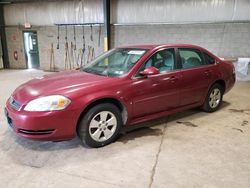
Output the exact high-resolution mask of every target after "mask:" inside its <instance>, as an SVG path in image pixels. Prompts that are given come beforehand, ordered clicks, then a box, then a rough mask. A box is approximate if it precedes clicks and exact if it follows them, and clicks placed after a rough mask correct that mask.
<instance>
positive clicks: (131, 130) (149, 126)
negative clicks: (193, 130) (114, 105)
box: [118, 101, 230, 144]
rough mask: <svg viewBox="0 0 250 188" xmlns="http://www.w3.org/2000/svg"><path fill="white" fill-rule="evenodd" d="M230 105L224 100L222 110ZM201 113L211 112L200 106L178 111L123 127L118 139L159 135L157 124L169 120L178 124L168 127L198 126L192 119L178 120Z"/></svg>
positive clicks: (123, 140)
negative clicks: (203, 109) (179, 125)
mask: <svg viewBox="0 0 250 188" xmlns="http://www.w3.org/2000/svg"><path fill="white" fill-rule="evenodd" d="M229 105H230V103H229V102H226V101H223V102H222V104H221V107H220V110H222V109H224V108H226V107H228V106H229ZM197 114H199V117H200V116H207V115H209V113H207V112H204V111H202V110H201V109H200V108H194V109H191V110H186V111H183V112H178V113H175V114H172V115H169V116H166V117H163V118H159V119H156V120H152V121H149V122H146V123H142V124H137V125H134V126H131V127H126V128H124V129H123V135H121V136H120V137H119V139H118V142H122V143H124V144H125V143H127V142H128V141H130V140H135V139H136V138H140V137H145V136H159V135H162V134H163V132H162V128H154V127H155V126H159V125H162V126H163V124H164V123H165V124H166V123H169V122H176V124H172V125H169V124H167V127H169V126H176V125H178V124H184V125H185V126H190V127H198V125H195V124H193V123H191V122H190V121H184V122H183V121H178V120H179V119H182V118H187V117H189V116H190V117H191V116H192V118H194V116H193V115H197Z"/></svg>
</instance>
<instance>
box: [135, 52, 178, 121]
mask: <svg viewBox="0 0 250 188" xmlns="http://www.w3.org/2000/svg"><path fill="white" fill-rule="evenodd" d="M175 60H176V58H175V50H174V49H164V50H160V51H158V52H156V53H155V54H154V55H152V56H151V58H150V59H149V60H148V61H146V62H145V63H144V65H143V66H142V67H141V68H140V69H139V70H138V73H137V75H136V76H135V78H134V81H133V96H134V98H133V118H139V117H142V116H145V115H149V114H153V113H159V112H163V111H166V110H170V109H174V108H176V107H177V106H178V105H179V100H180V98H179V97H180V96H179V85H180V71H179V70H176V68H175V67H176V64H175V62H176V61H175ZM150 66H153V67H155V68H157V69H159V72H160V73H159V74H156V75H152V76H148V77H142V76H140V75H139V72H140V71H142V70H144V69H145V68H147V67H150Z"/></svg>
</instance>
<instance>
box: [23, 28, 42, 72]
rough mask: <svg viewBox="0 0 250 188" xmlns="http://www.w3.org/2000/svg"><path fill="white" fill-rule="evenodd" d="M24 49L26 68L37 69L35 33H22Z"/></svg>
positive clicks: (37, 53)
mask: <svg viewBox="0 0 250 188" xmlns="http://www.w3.org/2000/svg"><path fill="white" fill-rule="evenodd" d="M24 47H25V59H26V63H27V67H28V68H39V52H38V43H37V33H36V32H35V31H25V32H24Z"/></svg>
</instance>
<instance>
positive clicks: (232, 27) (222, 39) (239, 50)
mask: <svg viewBox="0 0 250 188" xmlns="http://www.w3.org/2000/svg"><path fill="white" fill-rule="evenodd" d="M34 30H36V31H37V34H38V46H39V57H40V68H41V69H43V70H48V69H49V64H50V48H51V43H53V45H54V58H55V66H56V69H58V70H63V69H64V58H65V27H62V28H60V49H59V50H57V49H56V45H57V27H55V26H47V27H37V28H34ZM101 31H102V32H101V40H100V42H101V44H100V46H98V35H99V33H98V27H93V38H94V41H93V42H92V41H90V27H85V38H86V52H85V59H87V54H88V52H87V46H88V45H91V46H94V47H95V55H96V56H97V55H100V54H101V53H103V28H102V30H101ZM22 34H23V30H22V29H21V28H19V27H8V28H6V35H7V45H8V53H9V59H10V67H11V68H26V62H25V58H24V48H23V36H22ZM76 39H77V50H76V56H77V55H78V52H79V49H80V48H82V27H76ZM68 41H69V42H70V41H73V27H68ZM111 41H112V43H111V46H112V47H117V46H121V45H126V44H135V43H139V44H143V43H192V44H197V45H201V46H203V47H205V48H207V49H208V50H210V51H211V52H213V53H214V54H216V55H218V56H220V57H226V58H237V57H250V48H249V46H250V23H221V24H219V23H218V24H191V25H188V24H187V25H144V26H112V37H111ZM14 51H17V52H18V60H17V61H16V60H15V59H14V57H13V53H14Z"/></svg>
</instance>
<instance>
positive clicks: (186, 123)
mask: <svg viewBox="0 0 250 188" xmlns="http://www.w3.org/2000/svg"><path fill="white" fill-rule="evenodd" d="M176 123H179V124H183V125H186V126H189V127H198V125H195V124H193V123H191V122H189V121H176Z"/></svg>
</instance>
